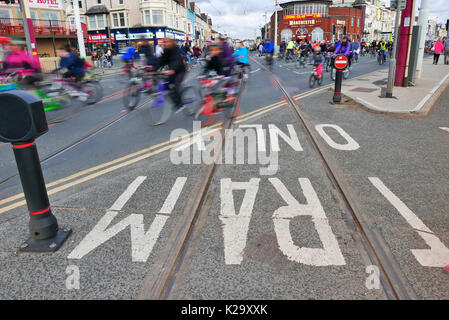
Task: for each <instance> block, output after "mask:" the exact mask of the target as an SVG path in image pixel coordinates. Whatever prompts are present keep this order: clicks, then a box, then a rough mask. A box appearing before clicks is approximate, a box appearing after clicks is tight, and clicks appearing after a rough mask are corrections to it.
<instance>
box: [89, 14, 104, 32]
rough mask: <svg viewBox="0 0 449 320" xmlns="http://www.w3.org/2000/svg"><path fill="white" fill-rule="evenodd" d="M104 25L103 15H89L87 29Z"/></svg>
mask: <svg viewBox="0 0 449 320" xmlns="http://www.w3.org/2000/svg"><path fill="white" fill-rule="evenodd" d="M104 27H105V23H104V16H103V15H96V16H89V29H104Z"/></svg>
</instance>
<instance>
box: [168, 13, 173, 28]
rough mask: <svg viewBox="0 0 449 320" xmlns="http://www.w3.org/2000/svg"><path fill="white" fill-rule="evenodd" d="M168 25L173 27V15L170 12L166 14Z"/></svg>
mask: <svg viewBox="0 0 449 320" xmlns="http://www.w3.org/2000/svg"><path fill="white" fill-rule="evenodd" d="M168 26H169V27H173V15H172V14H169V15H168Z"/></svg>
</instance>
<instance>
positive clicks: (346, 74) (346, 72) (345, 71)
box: [343, 68, 349, 79]
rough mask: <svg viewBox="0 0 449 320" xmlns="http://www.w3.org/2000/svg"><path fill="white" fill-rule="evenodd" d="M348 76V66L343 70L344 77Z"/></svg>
mask: <svg viewBox="0 0 449 320" xmlns="http://www.w3.org/2000/svg"><path fill="white" fill-rule="evenodd" d="M348 78H349V69H348V68H346V69H345V70H344V71H343V79H348Z"/></svg>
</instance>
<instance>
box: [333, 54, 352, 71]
mask: <svg viewBox="0 0 449 320" xmlns="http://www.w3.org/2000/svg"><path fill="white" fill-rule="evenodd" d="M348 63H349V61H348V58H347V57H346V56H344V55H340V56H338V57H337V58H335V63H334V66H335V68H336V69H338V70H344V69H346V67H347V66H348Z"/></svg>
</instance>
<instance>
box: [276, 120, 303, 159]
mask: <svg viewBox="0 0 449 320" xmlns="http://www.w3.org/2000/svg"><path fill="white" fill-rule="evenodd" d="M268 128H269V131H270V142H271V150H272V151H275V152H279V151H281V149H280V148H279V137H281V138H282V139H283V140H284V141H285V142H286V143H287V144H288V145H289V146H290V147H292V149H293V150H295V151H304V150H303V148H302V147H301V144H300V143H299V139H298V135H297V134H296V131H295V128H294V127H293V125H291V124H287V128H288V132H289V133H290V137H289V136H287V135H286V134H285V133H283V132H282V131H281V130H280V129H279V128H278V127H277V126H276V125H274V124H269V125H268Z"/></svg>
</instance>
